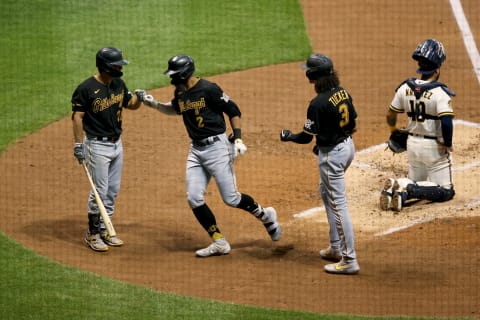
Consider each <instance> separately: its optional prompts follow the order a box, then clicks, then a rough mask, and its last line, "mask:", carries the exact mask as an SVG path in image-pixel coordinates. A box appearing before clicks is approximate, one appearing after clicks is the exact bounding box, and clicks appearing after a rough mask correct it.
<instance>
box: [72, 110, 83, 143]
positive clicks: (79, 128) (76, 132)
mask: <svg viewBox="0 0 480 320" xmlns="http://www.w3.org/2000/svg"><path fill="white" fill-rule="evenodd" d="M84 115H85V112H79V111H75V112H73V114H72V121H73V138H74V141H75V143H83V124H82V121H83V116H84Z"/></svg>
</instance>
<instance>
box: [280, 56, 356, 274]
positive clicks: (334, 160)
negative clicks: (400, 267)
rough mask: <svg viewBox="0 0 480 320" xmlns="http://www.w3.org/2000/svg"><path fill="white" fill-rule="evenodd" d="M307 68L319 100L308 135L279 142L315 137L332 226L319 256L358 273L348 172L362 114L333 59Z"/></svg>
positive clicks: (330, 268) (329, 268) (286, 135)
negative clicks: (346, 184)
mask: <svg viewBox="0 0 480 320" xmlns="http://www.w3.org/2000/svg"><path fill="white" fill-rule="evenodd" d="M303 67H304V68H305V69H306V76H307V78H308V80H309V82H310V83H311V84H313V85H314V88H315V91H316V93H317V96H316V97H315V98H314V99H313V100H312V101H311V102H310V105H309V106H308V110H307V119H306V120H305V123H304V126H303V131H301V132H299V133H297V134H294V133H292V132H291V131H290V130H288V129H284V130H282V131H281V133H280V140H281V141H292V142H295V143H300V144H307V143H310V142H311V141H312V140H313V137H314V136H315V137H316V144H315V147H314V152H315V154H317V155H318V160H317V161H318V168H319V170H320V184H319V192H320V194H321V197H322V199H323V203H324V205H325V210H326V213H327V220H328V223H329V226H330V233H329V236H330V246H329V247H328V248H326V249H323V250H320V256H321V257H322V258H323V259H326V260H331V261H334V262H336V263H333V264H327V265H325V267H324V268H325V271H326V272H329V273H334V274H355V273H358V272H359V271H360V267H359V265H358V261H357V255H356V252H355V246H354V234H353V225H352V221H351V219H350V214H349V212H348V207H347V199H346V190H345V171H346V170H347V169H348V167H349V166H350V164H351V162H352V160H353V157H354V154H355V146H354V143H353V140H352V134H353V132H354V131H355V126H356V118H357V113H356V111H355V108H354V105H353V102H352V97H351V96H350V94H349V93H348V92H347V90H345V89H344V88H342V87H341V86H340V80H339V78H338V76H337V73H336V71H335V69H334V68H333V62H332V60H331V59H330V58H329V57H328V56H326V55H324V54H318V53H315V54H311V55H310V56H309V57H308V59H307V62H306V64H304V65H303Z"/></svg>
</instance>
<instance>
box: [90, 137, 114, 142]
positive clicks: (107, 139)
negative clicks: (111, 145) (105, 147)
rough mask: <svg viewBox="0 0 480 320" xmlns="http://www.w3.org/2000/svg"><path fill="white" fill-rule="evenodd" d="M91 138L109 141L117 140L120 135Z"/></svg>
mask: <svg viewBox="0 0 480 320" xmlns="http://www.w3.org/2000/svg"><path fill="white" fill-rule="evenodd" d="M91 139H92V140H97V141H109V142H117V141H118V140H119V139H120V136H111V137H93V138H91Z"/></svg>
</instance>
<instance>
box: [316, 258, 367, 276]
mask: <svg viewBox="0 0 480 320" xmlns="http://www.w3.org/2000/svg"><path fill="white" fill-rule="evenodd" d="M324 269H325V271H326V272H328V273H334V274H357V273H358V272H359V271H360V266H359V265H358V262H357V260H352V261H348V262H346V261H345V260H343V259H342V260H340V261H339V262H337V263H331V264H327V265H326V266H325V267H324Z"/></svg>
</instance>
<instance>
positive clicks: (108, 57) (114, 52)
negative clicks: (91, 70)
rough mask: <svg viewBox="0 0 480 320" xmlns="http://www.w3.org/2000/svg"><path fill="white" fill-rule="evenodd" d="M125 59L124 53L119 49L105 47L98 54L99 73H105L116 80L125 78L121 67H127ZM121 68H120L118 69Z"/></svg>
mask: <svg viewBox="0 0 480 320" xmlns="http://www.w3.org/2000/svg"><path fill="white" fill-rule="evenodd" d="M127 64H128V61H127V60H125V59H123V55H122V51H121V50H120V49H117V48H112V47H105V48H102V49H100V50H98V52H97V68H98V71H99V72H105V73H106V74H109V75H111V76H112V77H114V78H118V77H121V76H123V72H122V71H121V66H124V65H127ZM118 66H120V68H118Z"/></svg>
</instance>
